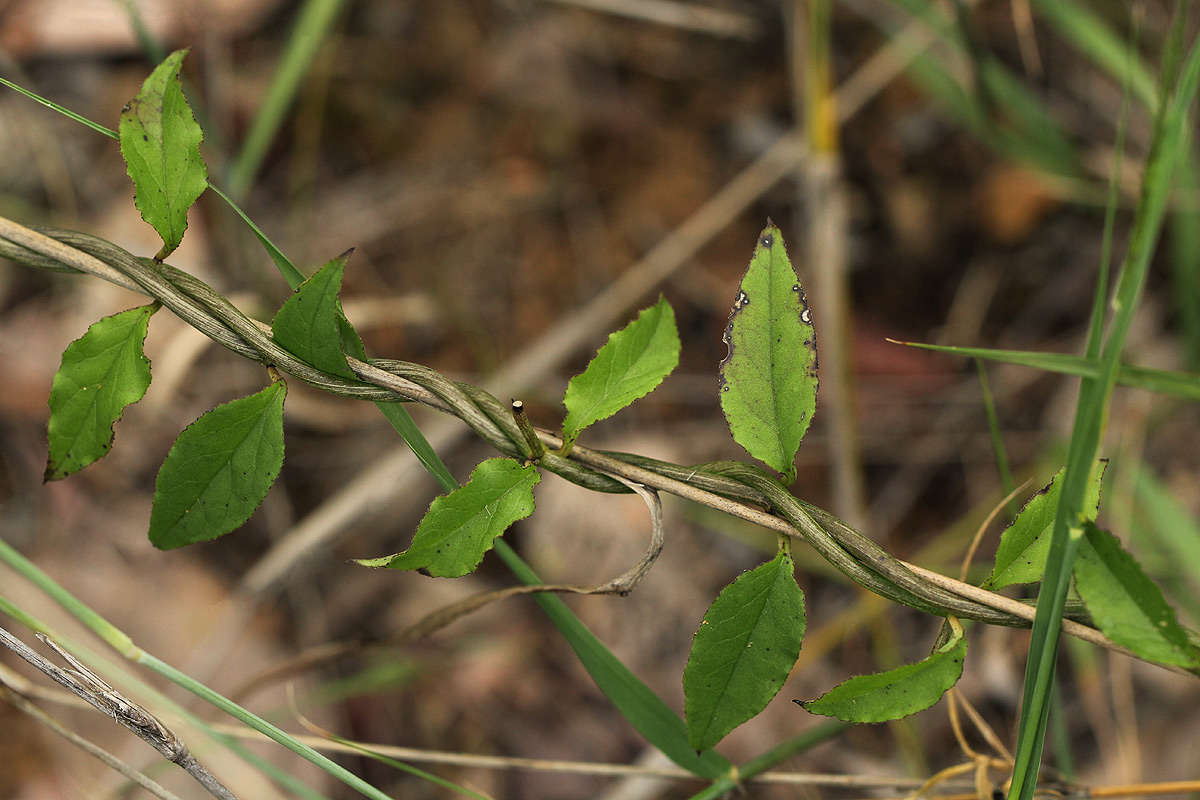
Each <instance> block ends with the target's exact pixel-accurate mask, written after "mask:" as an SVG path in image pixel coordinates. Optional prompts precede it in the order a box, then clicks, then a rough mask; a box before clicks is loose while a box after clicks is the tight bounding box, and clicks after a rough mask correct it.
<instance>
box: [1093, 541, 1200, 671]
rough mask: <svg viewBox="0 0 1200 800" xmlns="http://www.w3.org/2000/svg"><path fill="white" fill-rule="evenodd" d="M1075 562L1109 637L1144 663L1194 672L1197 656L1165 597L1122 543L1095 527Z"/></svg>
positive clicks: (1099, 623) (1096, 618) (1098, 620)
mask: <svg viewBox="0 0 1200 800" xmlns="http://www.w3.org/2000/svg"><path fill="white" fill-rule="evenodd" d="M1083 530H1084V539H1083V541H1082V542H1080V545H1079V557H1078V558H1077V559H1076V560H1075V588H1076V589H1077V590H1078V591H1079V596H1080V597H1082V598H1083V602H1084V603H1085V604H1086V605H1087V608H1088V611H1089V612H1091V614H1092V619H1093V620H1094V621H1095V623H1096V627H1098V628H1099V629H1100V630H1101V631H1103V632H1104V635H1105V636H1107V637H1108V638H1110V639H1112V640H1113V641H1114V642H1116V643H1117V644H1119V645H1122V646H1124V647H1128V648H1129V649H1130V650H1132V651H1133V652H1135V653H1137V654H1138V655H1139V656H1141V657H1142V658H1145V659H1147V660H1149V661H1157V662H1158V663H1160V664H1175V665H1177V666H1180V667H1194V666H1196V664H1197V659H1196V651H1195V649H1194V648H1193V647H1192V646H1191V644H1189V643H1188V638H1187V634H1186V633H1185V632H1184V630H1183V628H1181V627H1180V626H1179V623H1178V622H1176V620H1175V612H1174V611H1173V610H1172V609H1171V607H1170V606H1169V605H1167V601H1166V600H1165V599H1163V594H1162V591H1160V590H1159V588H1158V586H1156V585H1155V583H1154V581H1152V580H1150V579H1149V578H1148V577H1146V573H1144V572H1142V568H1141V566H1140V565H1139V564H1138V563H1137V561H1135V560H1134V558H1133V556H1131V555H1130V554H1129V553H1127V552H1126V551H1125V550H1124V549H1123V548H1122V547H1121V543H1120V541H1118V540H1117V537H1115V536H1113V535H1112V534H1111V533H1109V532H1108V531H1105V530H1102V529H1100V528H1097V527H1096V525H1095V524H1093V523H1091V522H1085V523H1084V526H1083Z"/></svg>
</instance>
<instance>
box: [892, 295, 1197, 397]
mask: <svg viewBox="0 0 1200 800" xmlns="http://www.w3.org/2000/svg"><path fill="white" fill-rule="evenodd" d="M1101 277H1103V276H1101ZM892 341H895V340H892ZM896 344H904V345H907V346H909V347H919V348H921V349H922V350H935V351H937V352H939V353H951V354H953V355H957V356H966V357H968V358H977V359H983V360H985V361H999V362H1002V363H1005V364H1016V365H1018V366H1022V367H1030V368H1032V369H1039V370H1042V371H1043V372H1057V373H1060V374H1062V375H1075V376H1077V377H1080V378H1096V377H1098V376H1099V375H1100V366H1099V365H1098V364H1097V363H1096V360H1095V359H1094V358H1092V359H1089V358H1087V357H1086V356H1074V355H1071V354H1070V353H1043V352H1037V351H1032V350H993V349H991V348H987V347H958V346H956V345H943V344H925V343H924V342H896ZM1117 383H1118V384H1120V385H1121V386H1129V387H1131V388H1134V389H1144V390H1146V391H1148V392H1157V393H1158V394H1169V395H1174V396H1176V397H1181V398H1183V399H1185V400H1200V375H1196V374H1194V373H1187V372H1171V371H1168V370H1162V369H1150V368H1148V367H1137V366H1132V365H1129V364H1120V365H1118V366H1117Z"/></svg>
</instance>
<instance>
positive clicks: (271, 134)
mask: <svg viewBox="0 0 1200 800" xmlns="http://www.w3.org/2000/svg"><path fill="white" fill-rule="evenodd" d="M343 5H344V0H308V1H307V2H306V3H305V4H304V7H303V8H302V9H301V10H300V15H299V18H298V19H297V20H296V26H295V27H294V28H293V29H292V33H291V36H290V37H289V38H288V43H287V47H286V49H285V50H284V52H283V57H282V58H281V59H280V62H279V66H278V67H276V69H275V75H274V77H273V78H272V80H271V86H270V87H269V88H268V89H267V95H266V97H264V98H263V100H262V103H261V104H260V105H259V107H258V113H257V114H255V116H254V121H253V122H251V123H250V130H249V131H248V132H247V134H246V139H245V141H243V142H242V148H241V151H240V152H238V154H237V157H236V158H235V159H234V162H233V166H232V167H230V170H229V193H230V194H232V195H233V196H234V197H244V196H245V194H246V191H247V190H248V189H249V188H250V185H251V184H252V183H253V182H254V176H255V175H256V174H258V169H259V167H260V166H262V162H263V158H264V157H265V156H266V154H267V149H268V148H269V147H270V146H271V141H272V140H273V139H274V138H275V133H276V132H277V131H278V130H279V126H280V125H282V124H283V119H284V116H285V115H286V114H287V111H288V108H289V106H291V104H292V100H293V99H295V97H296V91H297V89H298V88H299V86H300V81H301V79H302V78H303V77H304V75H305V73H307V72H308V70H309V68H310V67H311V66H312V64H313V61H314V60H315V57H316V54H317V50H318V48H320V46H321V44H322V42H324V41H325V37H326V36H327V35H328V34H329V29H330V28H331V27H332V26H333V22H334V20H335V19H336V18H337V14H338V12H339V11H341V8H342V6H343Z"/></svg>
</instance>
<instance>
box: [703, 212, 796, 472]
mask: <svg viewBox="0 0 1200 800" xmlns="http://www.w3.org/2000/svg"><path fill="white" fill-rule="evenodd" d="M725 344H727V345H728V346H729V354H728V355H726V356H725V360H724V361H722V362H721V366H720V371H721V410H722V411H723V412H725V419H726V421H728V423H729V431H730V433H732V434H733V438H734V440H735V441H736V442H737V443H738V444H740V445H741V446H742V447H744V448H745V449H746V452H748V453H750V455H752V456H754V457H755V458H757V459H759V460H760V461H762V462H764V463H766V464H767V465H768V466H770V467H771V468H772V469H774V470H776V471H778V472H782V473H784V475H786V476H788V479H789V480H791V479H794V477H795V473H796V468H795V465H794V464H793V463H792V461H793V459H795V457H796V450H798V449H799V447H800V440H801V439H803V438H804V433H805V432H806V431H807V430H808V425H809V423H810V422H812V416H813V410H814V409H815V408H816V404H817V335H816V331H815V330H814V329H813V325H812V312H810V311H809V309H808V303H807V301H806V300H805V298H804V289H803V288H802V287H801V286H800V279H799V277H798V276H797V275H796V270H795V269H794V268H793V267H792V262H791V261H790V260H789V259H788V255H787V250H786V249H785V248H784V244H783V236H782V235H781V234H780V232H779V228H777V227H775V226H774V225H772V224H770V223H769V222H768V224H767V227H766V228H764V229H763V231H762V233H760V234H759V235H758V242H757V244H756V245H755V248H754V256H753V257H752V258H751V259H750V266H749V267H748V268H747V269H746V275H745V277H743V278H742V285H741V288H740V289H739V290H738V293H737V298H736V299H735V300H734V301H733V311H732V312H731V313H730V315H729V324H728V325H727V326H726V327H725Z"/></svg>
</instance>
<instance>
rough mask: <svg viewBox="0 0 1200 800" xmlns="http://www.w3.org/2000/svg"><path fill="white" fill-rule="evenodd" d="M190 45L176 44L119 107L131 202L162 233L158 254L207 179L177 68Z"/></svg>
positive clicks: (182, 226)
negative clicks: (138, 89) (134, 94)
mask: <svg viewBox="0 0 1200 800" xmlns="http://www.w3.org/2000/svg"><path fill="white" fill-rule="evenodd" d="M185 55H187V50H176V51H175V52H174V53H171V55H169V56H167V58H166V60H165V61H163V62H162V63H161V64H159V65H158V66H157V67H156V68H155V69H154V72H152V73H150V77H148V78H146V81H145V82H144V83H143V84H142V90H141V91H140V92H138V94H137V97H135V98H133V99H132V100H130V101H129V103H128V104H127V105H126V106H125V108H124V109H123V110H122V111H121V124H120V126H119V133H120V139H121V155H122V156H123V157H124V158H125V168H126V170H127V171H128V172H129V177H130V178H132V179H133V186H134V195H133V202H134V205H136V206H137V208H138V211H141V212H142V219H144V220H146V222H149V223H150V224H151V225H153V226H154V229H155V230H156V231H158V235H159V236H161V237H162V240H163V246H162V249H161V250H159V251H158V254H157V255H156V256H155V258H157V259H160V260H161V259H163V258H166V257H167V256H168V255H169V254H170V253H172V252H174V250H175V248H177V247H179V242H180V240H182V239H183V232H184V230H186V229H187V212H188V209H189V208H191V207H192V203H194V202H196V198H198V197H199V196H200V195H201V194H202V193H203V192H204V189H205V187H206V186H207V185H208V183H207V176H208V171H207V169H205V166H204V159H203V158H201V156H200V140H201V139H202V138H204V135H203V133H202V132H201V130H200V126H199V125H197V124H196V119H195V117H193V116H192V109H191V108H190V107H188V103H187V98H185V97H184V96H183V86H182V85H181V83H180V80H179V70H180V68H181V67H182V66H183V57H184V56H185Z"/></svg>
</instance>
